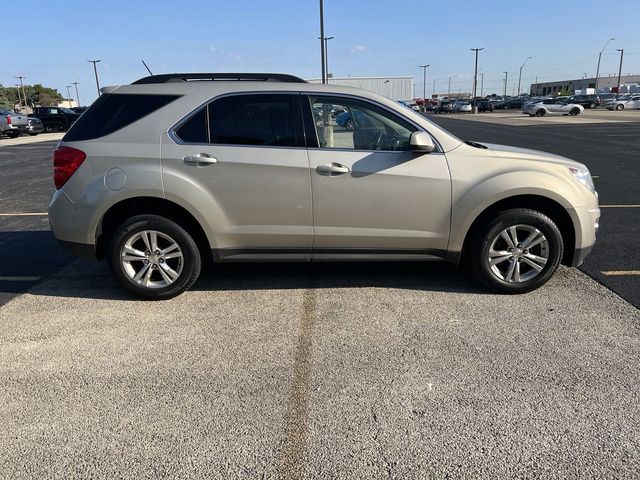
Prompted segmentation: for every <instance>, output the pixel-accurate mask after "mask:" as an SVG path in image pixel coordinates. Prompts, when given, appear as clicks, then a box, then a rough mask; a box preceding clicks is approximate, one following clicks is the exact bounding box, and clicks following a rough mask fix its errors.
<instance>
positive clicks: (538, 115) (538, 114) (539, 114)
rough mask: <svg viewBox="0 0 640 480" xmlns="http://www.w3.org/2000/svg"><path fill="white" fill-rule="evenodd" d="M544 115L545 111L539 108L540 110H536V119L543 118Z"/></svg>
mask: <svg viewBox="0 0 640 480" xmlns="http://www.w3.org/2000/svg"><path fill="white" fill-rule="evenodd" d="M546 113H547V112H546V111H545V109H544V108H541V109H540V110H538V111H537V112H536V117H544V116H545V115H546Z"/></svg>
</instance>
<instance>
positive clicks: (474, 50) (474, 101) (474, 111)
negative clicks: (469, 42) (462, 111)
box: [470, 48, 484, 113]
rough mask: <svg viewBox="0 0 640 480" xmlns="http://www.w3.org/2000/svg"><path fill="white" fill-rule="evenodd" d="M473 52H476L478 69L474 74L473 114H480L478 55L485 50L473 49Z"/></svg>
mask: <svg viewBox="0 0 640 480" xmlns="http://www.w3.org/2000/svg"><path fill="white" fill-rule="evenodd" d="M470 50H471V51H472V52H476V68H475V71H474V74H473V110H472V113H478V106H477V105H476V88H477V87H478V53H479V52H480V50H484V48H471V49H470Z"/></svg>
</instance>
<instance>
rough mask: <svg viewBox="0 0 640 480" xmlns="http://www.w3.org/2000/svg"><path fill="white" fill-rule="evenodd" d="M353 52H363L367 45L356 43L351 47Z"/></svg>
mask: <svg viewBox="0 0 640 480" xmlns="http://www.w3.org/2000/svg"><path fill="white" fill-rule="evenodd" d="M349 51H350V52H351V53H362V52H366V51H367V47H365V46H364V45H354V46H353V47H351V48H350V49H349Z"/></svg>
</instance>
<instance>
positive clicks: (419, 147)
mask: <svg viewBox="0 0 640 480" xmlns="http://www.w3.org/2000/svg"><path fill="white" fill-rule="evenodd" d="M409 148H410V149H411V151H412V152H416V153H431V152H433V151H434V150H435V149H436V145H435V144H434V143H433V140H432V139H431V137H430V136H429V134H427V133H425V132H413V133H412V134H411V138H409Z"/></svg>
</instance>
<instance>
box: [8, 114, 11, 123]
mask: <svg viewBox="0 0 640 480" xmlns="http://www.w3.org/2000/svg"><path fill="white" fill-rule="evenodd" d="M7 125H11V115H7Z"/></svg>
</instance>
